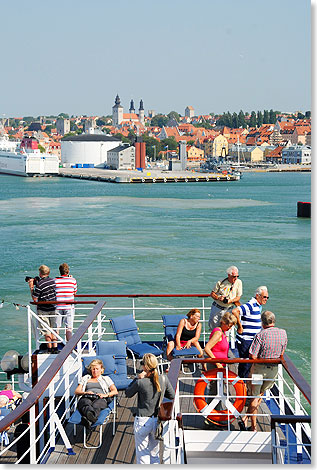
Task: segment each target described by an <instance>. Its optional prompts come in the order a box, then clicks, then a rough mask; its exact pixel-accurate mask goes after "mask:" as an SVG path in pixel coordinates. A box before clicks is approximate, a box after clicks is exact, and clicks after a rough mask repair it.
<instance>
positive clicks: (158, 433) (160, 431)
mask: <svg viewBox="0 0 317 470" xmlns="http://www.w3.org/2000/svg"><path fill="white" fill-rule="evenodd" d="M162 380H163V385H164V388H165V375H163V376H162ZM163 398H164V394H163V391H162V392H161V396H160V400H159V403H158V409H159V408H160V406H161V403H162V401H163ZM154 437H155V439H156V440H157V441H162V440H163V421H162V420H161V419H160V418H159V417H157V425H156V429H155V435H154Z"/></svg>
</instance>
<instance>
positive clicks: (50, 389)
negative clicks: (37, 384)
mask: <svg viewBox="0 0 317 470" xmlns="http://www.w3.org/2000/svg"><path fill="white" fill-rule="evenodd" d="M48 396H49V405H48V410H49V417H50V418H51V417H52V416H53V415H54V413H55V403H54V402H55V394H54V381H52V382H51V383H50V384H49V386H48ZM49 421H50V425H49V430H50V448H51V449H54V448H55V428H56V426H55V421H54V419H50V420H49Z"/></svg>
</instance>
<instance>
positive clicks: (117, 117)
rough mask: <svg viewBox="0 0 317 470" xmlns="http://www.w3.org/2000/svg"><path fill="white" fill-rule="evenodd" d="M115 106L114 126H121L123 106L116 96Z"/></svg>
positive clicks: (113, 108) (113, 112) (113, 109)
mask: <svg viewBox="0 0 317 470" xmlns="http://www.w3.org/2000/svg"><path fill="white" fill-rule="evenodd" d="M114 103H115V104H114V106H112V125H113V126H119V125H120V124H121V123H122V121H123V106H121V104H120V98H119V95H117V96H116V99H115V102H114Z"/></svg>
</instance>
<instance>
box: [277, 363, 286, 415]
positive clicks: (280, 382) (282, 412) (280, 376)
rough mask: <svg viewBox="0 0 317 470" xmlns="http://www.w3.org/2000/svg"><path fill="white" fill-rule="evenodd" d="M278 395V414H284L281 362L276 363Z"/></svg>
mask: <svg viewBox="0 0 317 470" xmlns="http://www.w3.org/2000/svg"><path fill="white" fill-rule="evenodd" d="M277 382H278V397H279V405H280V414H281V415H285V398H284V380H283V366H282V364H279V365H278V375H277Z"/></svg>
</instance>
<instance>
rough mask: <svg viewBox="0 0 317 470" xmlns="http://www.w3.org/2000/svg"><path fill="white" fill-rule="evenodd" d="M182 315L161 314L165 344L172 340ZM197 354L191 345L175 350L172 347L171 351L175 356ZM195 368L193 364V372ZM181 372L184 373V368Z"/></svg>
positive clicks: (196, 350)
mask: <svg viewBox="0 0 317 470" xmlns="http://www.w3.org/2000/svg"><path fill="white" fill-rule="evenodd" d="M184 317H185V315H179V314H178V315H162V320H163V327H164V343H165V346H167V343H168V342H169V341H174V339H175V336H176V331H177V327H178V324H179V322H180V321H181V319H182V318H184ZM199 354H200V352H199V351H198V349H197V348H196V347H195V346H192V347H191V348H188V349H180V350H177V349H176V348H174V349H173V351H172V356H173V357H175V358H176V357H196V356H199ZM195 370H196V365H195V364H194V372H195ZM183 373H184V374H185V373H186V372H185V371H184V369H183Z"/></svg>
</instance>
